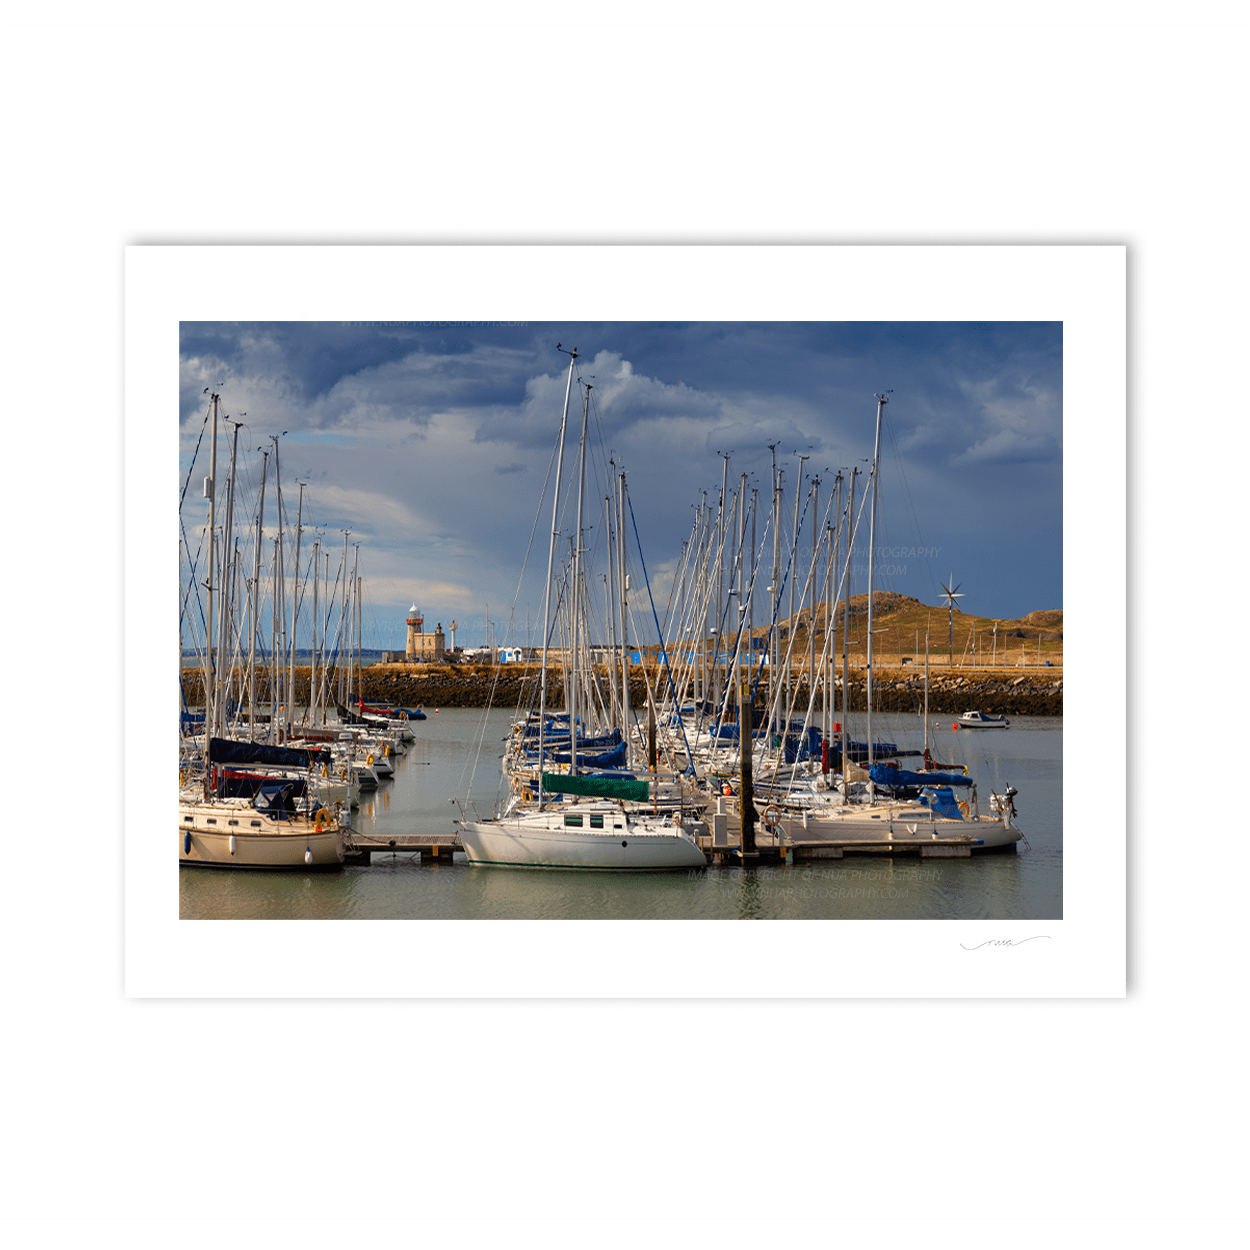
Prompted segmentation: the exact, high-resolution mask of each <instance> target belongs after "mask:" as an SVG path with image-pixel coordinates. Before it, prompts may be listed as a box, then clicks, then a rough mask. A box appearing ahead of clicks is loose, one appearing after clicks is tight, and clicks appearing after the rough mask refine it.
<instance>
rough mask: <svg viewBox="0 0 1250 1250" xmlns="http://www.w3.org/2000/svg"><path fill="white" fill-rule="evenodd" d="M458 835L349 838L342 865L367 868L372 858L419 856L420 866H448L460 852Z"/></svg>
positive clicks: (356, 834) (417, 834) (429, 834)
mask: <svg viewBox="0 0 1250 1250" xmlns="http://www.w3.org/2000/svg"><path fill="white" fill-rule="evenodd" d="M463 850H464V847H463V846H462V845H461V843H460V835H459V834H458V833H407V834H396V835H394V836H392V837H382V836H381V835H380V834H373V833H355V832H353V833H352V834H351V846H350V847H349V848H348V851H347V855H346V857H345V859H344V861H343V862H344V863H348V864H368V863H370V862H372V859H373V857H374V856H375V855H416V854H420V856H421V862H422V863H423V864H429V863H435V864H450V863H451V859H452V856H453V855H454V854H455V853H456V852H457V851H463Z"/></svg>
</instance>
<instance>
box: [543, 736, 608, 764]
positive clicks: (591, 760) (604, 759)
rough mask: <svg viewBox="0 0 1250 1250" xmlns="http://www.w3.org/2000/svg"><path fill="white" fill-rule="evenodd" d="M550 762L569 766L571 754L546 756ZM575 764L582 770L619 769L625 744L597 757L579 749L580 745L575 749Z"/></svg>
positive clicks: (567, 752) (557, 753)
mask: <svg viewBox="0 0 1250 1250" xmlns="http://www.w3.org/2000/svg"><path fill="white" fill-rule="evenodd" d="M547 758H548V759H550V760H554V761H555V762H556V763H557V764H571V763H572V762H573V755H572V752H569V751H565V752H563V753H561V752H559V751H556V752H553V753H551V754H550V755H548V757H547ZM577 763H578V766H579V767H583V768H620V766H621V765H622V764H624V763H625V743H623V742H622V743H621V744H620V746H618V747H617V748H616V750H614V751H604V752H602V753H601V754H599V755H591V754H588V753H587V752H585V751H583V750H582V749H581V745H580V744H579V745H578V748H577Z"/></svg>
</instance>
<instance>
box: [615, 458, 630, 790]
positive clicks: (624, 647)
mask: <svg viewBox="0 0 1250 1250" xmlns="http://www.w3.org/2000/svg"><path fill="white" fill-rule="evenodd" d="M616 530H617V535H618V541H617V544H616V558H617V559H618V560H619V561H620V568H619V570H618V578H617V582H618V585H619V586H620V588H621V602H620V613H621V698H622V700H623V702H622V705H621V706H622V708H623V709H624V722H625V723H624V725H623V726H622V728H621V732H622V734H624V736H625V767H626V768H629V767H630V765H631V764H632V762H633V759H634V731H633V726H632V725H631V724H630V715H631V714H632V711H633V704H632V701H631V700H630V697H629V575H628V574H627V573H626V572H625V550H626V548H625V474H624V472H622V473H621V476H620V480H619V486H618V490H617V505H616Z"/></svg>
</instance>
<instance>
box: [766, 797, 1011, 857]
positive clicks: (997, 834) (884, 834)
mask: <svg viewBox="0 0 1250 1250" xmlns="http://www.w3.org/2000/svg"><path fill="white" fill-rule="evenodd" d="M780 823H781V827H782V831H783V833H784V835H785V837H786V839H787V840H788V841H808V840H811V841H823V840H828V841H831V842H864V843H875V844H885V845H887V846H888V845H889V844H891V843H893V844H900V843H901V844H908V845H916V844H918V843H919V844H923V843H925V842H932V841H935V840H937V839H943V838H971V839H972V850H973V851H974V852H976V851H991V850H1003V849H1005V848H1007V847H1009V846H1014V844H1015V843H1017V842H1019V841H1020V840H1021V837H1022V835H1021V833H1020V830H1019V829H1017V828H1016V826H1015V824H1014V823H1012V822H1011V821H1006V822H1004V821H1003V820H1002V819H1001V818H997V817H994V818H990V819H979V820H978V819H975V818H973V819H969V820H942V819H936V820H935V819H933V818H932V817H931V816H930V813H929V811H928V809H927V808H924V807H923V806H920V805H916V806H914V807H912V806H898V805H891V804H888V803H882V804H879V805H877V806H875V807H873V808H871V809H865V808H863V807H860V806H859V805H857V804H848V805H847V806H844V807H835V808H832V809H827V810H826V812H825V813H821V814H819V815H814V814H812V813H811V812H808V813H807V819H806V820H804V819H803V817H802V816H801V815H800V816H794V817H791V816H789V815H785V816H783V817H782V819H781V822H780Z"/></svg>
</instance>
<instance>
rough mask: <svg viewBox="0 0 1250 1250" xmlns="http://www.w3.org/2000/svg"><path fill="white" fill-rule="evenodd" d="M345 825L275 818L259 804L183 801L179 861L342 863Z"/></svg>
mask: <svg viewBox="0 0 1250 1250" xmlns="http://www.w3.org/2000/svg"><path fill="white" fill-rule="evenodd" d="M344 833H345V831H344V830H343V829H341V828H340V827H339V826H338V824H337V823H327V824H326V825H323V826H318V825H317V824H316V822H314V821H311V820H308V819H306V818H304V817H297V818H296V819H294V820H280V821H273V820H270V819H268V817H265V816H261V815H260V813H258V812H257V811H256V809H255V808H254V807H250V806H242V805H240V806H237V807H235V806H229V805H226V804H216V803H182V804H180V805H179V808H178V862H179V863H180V864H188V865H197V866H201V867H207V868H298V869H303V870H304V871H312V870H331V871H332V870H334V869H339V868H342V866H343V857H344V854H345V853H346V843H345V841H344Z"/></svg>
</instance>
